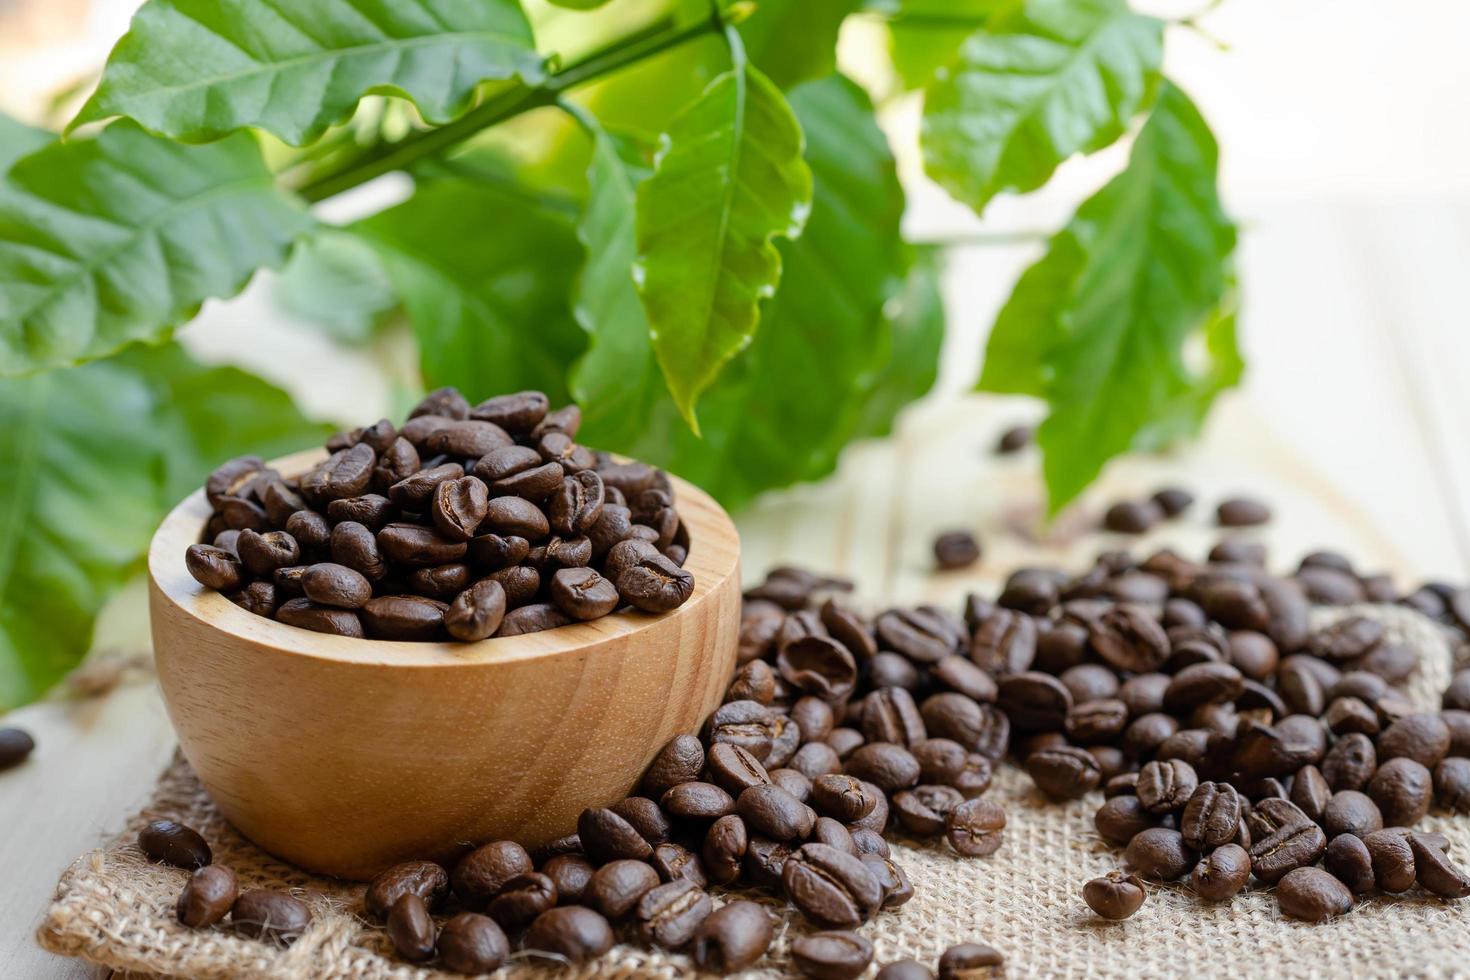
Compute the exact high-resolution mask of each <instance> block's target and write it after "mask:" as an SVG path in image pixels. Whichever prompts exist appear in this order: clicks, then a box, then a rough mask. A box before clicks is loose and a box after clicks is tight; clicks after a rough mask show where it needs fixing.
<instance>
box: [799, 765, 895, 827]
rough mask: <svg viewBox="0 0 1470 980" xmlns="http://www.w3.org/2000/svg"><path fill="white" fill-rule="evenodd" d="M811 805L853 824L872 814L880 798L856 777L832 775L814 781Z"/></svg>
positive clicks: (830, 815)
mask: <svg viewBox="0 0 1470 980" xmlns="http://www.w3.org/2000/svg"><path fill="white" fill-rule="evenodd" d="M811 804H812V806H814V807H815V808H816V809H817V811H818V812H820V813H823V814H825V815H826V816H829V817H832V818H833V819H835V820H840V821H842V822H843V823H853V822H855V821H858V820H861V819H863V818H864V817H866V816H868V814H870V813H872V812H873V810H874V808H875V807H876V806H877V805H878V798H877V796H876V795H875V794H874V793H873V792H871V791H870V790H869V789H868V785H867V784H866V783H864V782H863V781H862V780H861V779H859V778H857V777H856V776H851V775H837V774H832V775H825V776H818V777H817V778H816V779H814V780H812V795H811Z"/></svg>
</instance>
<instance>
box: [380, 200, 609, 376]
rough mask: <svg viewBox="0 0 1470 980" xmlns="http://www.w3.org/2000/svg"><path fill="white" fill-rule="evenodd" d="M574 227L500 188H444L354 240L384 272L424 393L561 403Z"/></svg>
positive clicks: (575, 259)
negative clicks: (507, 395) (414, 342)
mask: <svg viewBox="0 0 1470 980" xmlns="http://www.w3.org/2000/svg"><path fill="white" fill-rule="evenodd" d="M573 220H574V216H573V215H571V214H566V213H563V212H561V211H554V210H548V209H547V208H545V207H542V206H541V204H540V203H539V202H537V201H535V200H530V199H527V198H524V197H521V196H519V195H517V194H515V193H514V192H512V191H510V190H508V189H506V188H504V187H501V186H496V185H490V184H482V183H478V182H475V181H472V180H462V179H454V178H445V179H440V180H434V181H430V182H427V183H424V184H422V185H420V187H419V188H418V190H417V191H416V192H415V193H414V195H413V197H411V198H409V199H408V200H407V201H405V202H404V203H403V204H400V205H398V206H397V207H393V208H389V209H388V210H386V211H383V212H381V213H379V214H376V215H373V216H372V217H370V218H367V219H365V220H363V221H360V222H358V223H356V224H355V225H353V226H351V230H352V231H354V232H356V233H357V234H359V235H361V236H363V238H364V239H365V240H367V241H368V242H369V243H370V244H371V245H372V246H373V247H374V248H375V249H376V250H377V251H378V254H379V256H380V257H381V259H382V261H383V265H384V267H385V268H386V269H387V272H388V278H389V281H390V282H392V284H393V289H394V291H395V292H396V293H397V294H398V296H399V298H400V299H401V300H402V302H403V306H404V310H405V311H406V312H407V314H408V318H409V320H410V321H411V322H412V324H413V329H414V334H415V335H416V336H417V338H418V343H419V356H420V359H421V364H420V366H421V369H422V371H423V375H424V380H425V382H426V383H427V384H429V385H430V386H431V387H432V386H438V385H457V386H459V387H460V388H463V389H464V390H465V392H466V393H467V394H469V395H470V396H471V397H489V396H490V395H491V394H493V393H496V392H504V391H515V390H517V389H519V388H540V389H542V390H544V391H546V392H547V394H548V395H550V396H551V397H552V398H554V399H557V400H563V399H565V398H566V378H565V371H566V366H567V365H568V364H571V363H572V362H573V361H574V360H576V358H577V357H578V356H579V355H580V354H581V353H582V350H583V348H584V347H585V345H586V342H587V340H586V336H585V335H584V334H583V332H582V331H581V329H579V328H578V326H577V324H576V321H575V320H573V318H572V315H571V310H570V309H569V308H568V301H567V296H568V294H569V293H570V291H571V286H572V281H573V277H574V276H575V275H576V271H577V268H578V266H579V265H580V264H581V261H582V252H581V248H580V247H579V246H578V244H577V236H576V230H575V227H574V225H573Z"/></svg>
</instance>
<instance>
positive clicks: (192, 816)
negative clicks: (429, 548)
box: [39, 607, 1470, 980]
mask: <svg viewBox="0 0 1470 980" xmlns="http://www.w3.org/2000/svg"><path fill="white" fill-rule="evenodd" d="M1359 611H1371V614H1372V615H1374V616H1376V617H1378V618H1381V619H1382V620H1384V622H1385V623H1386V624H1387V625H1388V627H1389V635H1390V638H1391V639H1393V640H1396V641H1398V642H1404V643H1408V644H1411V645H1412V646H1414V647H1415V648H1417V649H1419V650H1421V651H1423V663H1422V665H1421V667H1420V669H1419V671H1418V672H1417V674H1416V675H1415V676H1414V677H1413V678H1412V679H1411V681H1410V683H1409V685H1408V692H1407V693H1408V694H1409V695H1410V697H1411V698H1412V699H1413V700H1414V701H1416V702H1417V703H1419V704H1420V705H1422V706H1424V707H1430V708H1433V707H1437V705H1438V698H1439V692H1440V691H1442V690H1443V689H1444V686H1445V685H1446V683H1447V682H1448V678H1449V674H1450V670H1451V661H1452V654H1451V649H1450V645H1449V641H1448V638H1447V635H1446V634H1445V633H1444V631H1442V630H1441V629H1440V628H1439V627H1437V626H1435V625H1434V624H1432V623H1431V622H1430V621H1429V620H1427V619H1424V618H1422V617H1420V616H1419V615H1417V614H1416V613H1412V612H1409V611H1407V610H1404V609H1400V608H1397V607H1371V610H1368V609H1364V610H1359ZM1345 612H1346V611H1345V610H1332V611H1326V610H1323V611H1320V612H1319V613H1318V615H1319V617H1320V618H1321V619H1322V620H1323V621H1326V620H1329V619H1332V618H1336V617H1338V616H1341V615H1344V614H1345ZM989 795H990V798H991V799H995V800H998V801H999V802H1001V803H1002V804H1003V805H1004V806H1005V808H1006V812H1007V814H1008V816H1009V821H1008V825H1007V827H1006V836H1005V845H1004V846H1003V847H1002V848H1001V850H1000V852H999V853H997V854H996V855H994V856H993V857H990V858H982V859H964V858H958V857H956V856H955V855H954V854H953V853H952V852H950V851H949V850H948V849H947V847H946V846H945V845H944V844H943V843H942V842H939V843H929V842H918V841H910V842H906V843H904V844H900V845H898V846H895V848H894V855H895V857H896V859H897V860H898V861H899V862H900V863H901V864H902V865H903V867H904V868H905V870H906V871H907V872H908V875H909V877H910V879H911V880H912V881H913V884H914V890H915V893H916V895H915V898H914V899H913V901H911V902H909V903H908V904H907V905H905V906H903V907H902V908H900V909H898V910H896V911H889V912H884V913H882V914H881V915H879V916H878V918H877V920H876V921H874V922H871V923H869V924H867V925H866V926H864V927H863V929H862V932H863V933H864V934H865V935H867V936H868V937H869V938H870V939H872V940H873V943H874V945H875V946H876V948H877V956H876V958H875V964H882V963H886V962H890V961H892V960H896V959H901V958H904V957H913V958H915V959H918V960H919V961H921V962H926V963H929V964H931V965H932V964H933V963H934V962H935V960H936V959H937V958H938V956H939V954H940V953H941V952H942V951H943V950H944V949H945V948H946V947H948V946H950V945H952V944H954V943H958V942H964V941H966V940H980V941H983V942H987V943H990V944H991V945H993V946H995V947H996V948H998V949H1000V950H1001V951H1002V952H1004V953H1005V955H1006V959H1007V967H1006V975H1007V976H1011V977H1017V976H1036V977H1089V978H1091V977H1118V978H1128V980H1136V978H1147V977H1176V976H1187V977H1190V978H1192V980H1194V978H1204V977H1227V976H1228V977H1232V978H1254V977H1268V976H1269V977H1348V976H1354V977H1390V976H1392V977H1470V900H1467V901H1461V902H1457V903H1455V902H1444V901H1441V900H1439V899H1436V898H1434V897H1432V896H1428V895H1426V894H1423V893H1421V892H1419V891H1418V890H1414V891H1411V892H1409V893H1407V894H1405V895H1401V896H1392V897H1390V896H1373V897H1370V898H1368V899H1367V900H1365V901H1363V902H1361V903H1360V904H1359V905H1358V907H1357V908H1355V909H1354V910H1353V911H1352V912H1351V913H1349V914H1347V915H1345V916H1343V917H1341V918H1339V919H1337V920H1335V921H1332V922H1329V923H1325V924H1321V925H1308V924H1306V923H1301V922H1296V921H1293V920H1290V919H1287V918H1284V917H1283V916H1282V915H1281V914H1280V913H1279V912H1278V911H1277V908H1276V901H1275V898H1274V897H1273V896H1272V895H1271V894H1270V892H1269V891H1268V890H1266V889H1263V888H1261V887H1259V883H1256V882H1253V883H1252V887H1251V889H1250V890H1248V891H1247V892H1245V893H1243V894H1241V895H1239V896H1237V897H1236V898H1235V900H1234V901H1231V902H1228V903H1224V904H1221V905H1208V904H1205V903H1202V902H1200V901H1198V900H1197V899H1196V898H1195V897H1194V896H1193V895H1192V894H1191V892H1190V891H1189V889H1188V887H1187V886H1185V885H1182V884H1181V885H1166V886H1157V887H1155V886H1151V887H1150V889H1149V895H1148V900H1147V902H1145V904H1144V906H1143V908H1142V909H1141V910H1140V911H1139V913H1138V914H1137V915H1136V916H1134V917H1133V918H1132V919H1130V920H1128V921H1126V922H1121V923H1107V922H1103V921H1101V920H1099V919H1097V918H1096V917H1094V916H1093V915H1092V914H1091V912H1090V911H1089V910H1088V909H1087V906H1086V905H1084V904H1083V902H1082V899H1081V895H1080V890H1081V886H1082V883H1083V882H1084V881H1086V880H1087V879H1089V878H1092V877H1095V876H1097V875H1100V874H1103V873H1104V872H1106V871H1108V870H1110V869H1112V868H1114V867H1116V866H1117V864H1118V861H1119V851H1118V850H1117V849H1115V848H1113V847H1111V846H1109V845H1108V844H1106V843H1105V842H1104V841H1102V840H1101V838H1099V837H1098V835H1097V834H1096V832H1095V831H1094V830H1093V826H1092V814H1093V812H1094V811H1095V810H1096V809H1097V806H1098V804H1099V802H1100V801H1101V794H1100V793H1093V794H1090V795H1089V796H1088V797H1087V798H1086V799H1084V800H1080V801H1076V802H1073V803H1070V804H1067V805H1056V804H1052V803H1048V802H1046V801H1044V800H1043V799H1042V798H1041V797H1040V796H1039V795H1038V793H1037V792H1036V791H1035V789H1034V788H1033V787H1032V786H1031V782H1030V780H1029V779H1028V778H1027V777H1026V776H1025V775H1024V774H1023V773H1021V772H1019V771H1018V770H1016V769H1015V768H1013V767H1011V766H1008V765H1007V766H1002V767H1001V768H1000V769H999V770H998V772H997V774H996V781H995V786H994V787H993V788H992V789H991V790H990V794H989ZM160 817H168V818H171V819H175V820H179V821H181V822H183V823H185V824H187V825H189V826H191V827H194V828H196V829H197V830H199V831H200V832H201V833H202V834H204V836H205V837H206V838H207V839H208V840H209V843H210V845H211V847H213V849H214V855H215V861H216V862H219V863H222V864H225V865H228V866H229V867H231V868H233V869H234V870H235V871H236V873H237V874H238V875H239V877H240V880H241V886H242V888H243V887H253V886H268V887H273V888H285V889H290V890H291V891H292V892H294V893H295V894H297V895H299V896H301V897H302V898H303V899H305V900H306V901H307V902H308V903H309V904H310V905H311V906H312V909H313V911H314V913H315V921H314V923H313V925H312V927H311V929H310V930H309V931H308V932H307V933H306V935H305V936H304V937H302V938H301V939H300V940H299V941H297V942H296V944H295V945H293V946H291V947H290V948H289V949H277V948H275V947H272V946H268V945H266V944H264V943H262V942H259V941H257V940H253V939H247V938H243V937H237V936H235V935H234V934H233V933H232V932H231V930H230V929H229V927H228V925H224V926H221V927H218V928H214V929H206V930H201V931H190V930H188V929H185V928H183V927H182V926H180V925H179V924H178V923H177V922H176V921H175V919H174V915H173V909H174V902H175V900H176V898H177V896H178V893H179V890H180V889H181V888H182V886H183V884H184V881H185V880H186V878H187V875H186V873H185V872H183V871H180V870H176V869H173V868H167V867H163V866H159V865H153V864H150V863H149V862H148V861H147V860H145V859H144V858H143V856H142V854H141V853H140V852H139V850H138V848H137V846H136V844H135V843H134V836H135V834H136V832H137V830H138V828H140V827H141V826H143V824H144V823H146V822H147V821H149V820H153V819H157V818H160ZM1420 826H1421V827H1422V828H1424V829H1430V830H1438V831H1440V832H1442V833H1444V834H1445V835H1446V836H1447V837H1449V838H1450V841H1451V854H1452V855H1453V856H1454V857H1455V858H1456V860H1457V862H1458V863H1460V864H1462V865H1463V864H1465V863H1466V862H1467V861H1470V817H1464V816H1461V817H1453V816H1451V815H1449V814H1447V813H1444V812H1441V811H1435V812H1433V813H1432V814H1431V815H1430V816H1429V817H1428V818H1427V819H1426V820H1424V821H1423V822H1422V823H1421V824H1420ZM361 896H362V886H361V885H345V884H342V883H340V882H335V881H332V880H330V879H320V878H315V877H313V876H311V875H309V874H307V873H305V872H302V871H300V870H298V869H296V868H293V867H291V866H289V865H286V864H283V863H282V862H280V861H277V860H275V859H273V858H271V857H270V856H268V855H266V854H264V853H263V852H261V851H260V850H259V849H257V848H256V847H254V846H253V845H252V844H250V843H249V842H248V841H246V840H244V839H243V838H242V837H240V836H239V835H238V834H237V833H235V832H234V830H233V829H231V828H230V826H229V825H228V824H227V823H225V821H224V820H223V818H222V817H221V816H220V815H219V813H218V811H216V810H215V808H214V806H213V805H212V804H211V803H210V801H209V797H208V796H207V795H206V794H205V792H204V790H203V789H202V788H201V787H200V785H199V783H198V782H197V780H196V779H195V778H194V775H193V773H192V772H191V771H190V769H189V767H188V765H187V764H186V763H185V762H183V761H182V760H176V761H175V762H174V764H173V765H172V766H171V767H170V768H169V769H168V771H167V772H165V773H164V775H163V777H162V779H161V780H160V782H159V785H158V789H157V792H156V793H155V795H154V798H153V800H152V802H151V803H150V804H149V805H148V807H147V808H145V809H144V810H143V812H141V813H139V814H138V815H136V816H135V817H134V818H133V819H132V820H131V821H130V822H129V824H128V827H127V829H126V830H125V831H124V832H123V833H122V834H121V835H120V836H118V837H117V838H116V839H114V840H113V841H111V842H110V843H109V844H107V845H106V846H105V847H102V848H100V849H98V850H95V851H92V852H90V853H88V854H85V855H83V856H82V857H80V858H78V859H77V861H76V862H75V863H74V864H73V865H72V866H71V868H70V869H68V870H67V871H66V873H65V874H64V875H63V876H62V878H61V881H60V883H59V884H58V886H57V890H56V898H55V901H54V903H53V904H52V906H51V908H50V910H49V912H48V913H47V915H46V918H45V920H44V922H43V924H42V926H41V929H40V933H39V938H40V941H41V943H42V944H43V945H44V946H45V947H46V948H47V949H50V950H53V951H55V952H57V953H62V954H65V955H68V956H77V957H82V958H84V959H87V960H91V961H93V962H95V963H100V964H103V965H106V966H110V967H113V968H116V969H121V970H131V971H138V972H142V973H152V974H157V975H161V976H178V977H190V978H199V980H213V978H227V977H228V978H235V977H242V978H256V977H261V978H264V977H270V978H292V980H296V978H300V980H307V978H311V980H318V978H344V980H345V978H354V980H358V978H363V980H387V978H394V980H400V978H401V980H427V978H443V977H449V976H453V975H452V974H446V973H442V972H439V971H435V970H432V969H423V968H417V967H412V966H408V965H406V964H403V963H399V962H396V961H394V960H393V959H392V958H391V956H390V948H389V946H388V943H387V939H386V937H385V936H384V934H383V932H382V931H381V930H380V929H379V928H378V927H377V926H375V925H372V924H369V923H367V922H365V921H363V920H362V919H361V918H360V917H359V916H360V909H361V907H362V903H361ZM751 897H756V898H758V899H759V900H761V901H763V902H764V903H765V904H766V905H767V906H768V907H769V908H770V909H771V910H772V912H773V914H775V915H777V916H778V922H779V926H778V929H777V940H776V942H775V944H774V945H773V947H772V949H771V953H770V955H768V956H767V958H766V959H764V960H763V961H762V962H761V964H760V969H758V970H755V971H751V972H750V973H748V974H746V976H749V977H770V976H785V975H789V972H790V971H789V967H788V966H787V962H788V961H787V954H786V950H787V947H788V944H789V942H790V940H791V939H793V938H795V937H796V936H799V935H801V934H802V933H803V932H804V931H806V930H807V929H808V927H807V926H806V925H805V924H804V923H802V922H801V921H800V919H799V918H798V917H797V916H795V914H794V913H792V912H790V911H789V910H786V909H784V908H782V907H781V906H779V905H778V904H777V903H775V902H774V901H772V900H770V899H769V898H760V896H751ZM694 973H695V971H694V969H693V966H692V964H691V962H690V960H689V959H688V958H687V957H684V956H679V955H670V954H665V953H651V952H648V951H645V950H643V949H640V948H638V947H635V946H633V945H628V944H620V945H619V946H617V947H616V948H615V949H614V950H613V952H612V953H611V954H609V955H608V956H606V957H604V958H603V959H601V960H599V961H597V962H596V963H592V964H586V965H583V966H581V967H579V968H576V969H575V970H563V969H556V968H554V967H548V966H546V965H545V961H540V962H539V963H538V962H536V961H528V960H525V959H516V960H515V961H513V963H512V964H511V965H510V966H509V967H508V968H506V969H505V970H503V971H502V973H501V974H500V976H501V977H504V978H505V980H523V978H530V977H540V976H550V975H557V976H563V977H594V976H595V977H684V976H690V975H693V974H694ZM871 974H872V971H870V972H869V974H868V975H869V976H871Z"/></svg>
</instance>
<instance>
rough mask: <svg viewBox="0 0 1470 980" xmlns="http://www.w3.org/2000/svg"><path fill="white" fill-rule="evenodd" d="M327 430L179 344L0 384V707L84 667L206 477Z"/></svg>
mask: <svg viewBox="0 0 1470 980" xmlns="http://www.w3.org/2000/svg"><path fill="white" fill-rule="evenodd" d="M328 431H329V429H328V428H326V427H323V426H317V425H312V424H310V423H308V422H306V420H304V419H303V418H302V417H301V415H300V414H299V413H298V412H297V411H296V409H295V408H294V407H293V406H292V404H291V401H290V399H289V398H288V397H287V396H286V395H285V394H284V393H283V392H281V391H280V390H278V389H276V388H273V387H271V386H270V385H268V384H266V383H265V382H264V381H261V380H260V379H258V378H256V377H253V376H251V375H249V374H246V373H244V372H243V371H238V370H236V369H234V368H211V367H205V366H203V365H200V364H198V363H196V362H194V361H193V360H192V359H190V358H189V357H188V355H186V354H185V353H184V352H183V350H181V349H180V348H179V347H178V346H177V345H174V344H166V345H164V346H162V347H156V348H141V347H135V348H132V349H130V350H128V351H126V352H124V353H122V354H121V355H119V356H117V357H114V358H111V359H109V360H106V361H99V362H96V363H94V364H89V365H86V366H84V367H79V368H71V369H67V370H61V371H52V372H48V373H45V374H38V375H33V376H31V377H28V378H12V379H7V380H3V381H0V458H3V459H4V460H5V466H4V467H0V710H5V709H8V708H12V707H14V706H16V705H17V704H21V703H23V702H25V701H29V700H31V699H33V698H36V697H39V696H40V695H42V694H44V693H45V692H46V691H47V690H48V689H49V688H50V687H51V686H52V685H54V684H55V683H56V682H57V681H58V680H60V679H61V677H62V676H63V675H64V674H65V673H66V672H67V671H68V670H69V669H71V668H72V667H73V666H75V665H76V664H77V662H78V661H80V660H81V658H82V655H83V654H85V653H86V651H87V648H88V646H89V645H90V643H91V637H92V624H93V621H94V619H95V618H96V615H97V613H98V611H99V610H100V609H101V607H102V605H103V603H104V602H105V601H106V600H107V598H108V597H109V596H110V595H111V594H112V593H113V592H114V591H115V590H116V589H117V588H118V587H119V586H121V585H122V584H123V583H124V582H125V581H127V579H128V578H130V577H131V576H132V575H133V574H134V573H136V571H137V570H138V568H139V567H140V561H141V559H142V557H143V554H144V553H145V552H146V550H147V547H148V541H149V538H150V537H151V536H152V534H153V530H154V527H155V526H156V525H157V523H158V521H159V520H160V519H161V518H162V517H163V515H164V513H165V512H167V510H168V509H169V508H170V507H172V506H173V505H174V504H175V503H176V502H177V501H178V500H179V499H181V498H182V497H184V496H185V495H186V494H188V493H189V492H191V491H192V490H193V489H194V488H196V487H198V486H199V485H200V483H201V482H202V481H203V479H204V477H205V475H206V474H208V472H209V471H210V470H211V469H213V468H214V467H215V466H216V465H218V464H219V463H221V462H223V461H224V460H225V459H228V458H229V457H231V456H236V455H240V454H243V453H250V452H253V453H259V454H261V455H263V456H266V457H270V456H274V455H279V454H282V453H286V452H290V451H293V450H297V449H303V448H306V447H308V446H311V445H312V444H313V443H316V442H318V441H319V440H321V439H322V438H324V437H325V436H326V434H327V433H328Z"/></svg>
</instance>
